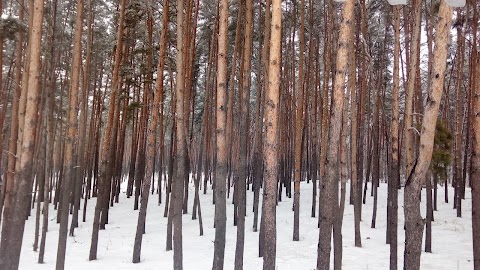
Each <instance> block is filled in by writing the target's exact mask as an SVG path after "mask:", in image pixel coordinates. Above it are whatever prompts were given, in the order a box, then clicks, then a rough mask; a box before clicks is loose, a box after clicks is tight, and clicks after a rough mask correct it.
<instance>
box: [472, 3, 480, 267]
mask: <svg viewBox="0 0 480 270" xmlns="http://www.w3.org/2000/svg"><path fill="white" fill-rule="evenodd" d="M473 12H474V13H473V14H474V15H473V26H474V27H473V29H474V30H473V33H474V35H473V37H474V39H473V46H472V48H473V55H474V67H475V69H476V70H475V71H474V72H475V74H476V76H474V77H475V85H474V87H475V88H474V89H475V91H474V93H473V95H472V101H473V105H474V107H473V116H474V117H473V121H472V125H473V131H474V132H473V140H472V150H473V151H472V158H471V163H472V168H471V170H472V171H471V176H470V177H471V178H470V185H471V188H472V190H471V192H472V236H473V237H472V239H473V267H474V269H475V270H480V79H479V78H480V51H479V49H478V47H477V46H478V43H477V35H476V32H477V27H478V7H477V6H475V7H474V10H473Z"/></svg>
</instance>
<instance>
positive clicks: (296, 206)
mask: <svg viewBox="0 0 480 270" xmlns="http://www.w3.org/2000/svg"><path fill="white" fill-rule="evenodd" d="M299 8H300V47H299V50H300V51H299V58H298V80H297V116H296V119H295V120H296V123H295V180H294V181H295V183H294V187H293V189H294V194H293V241H299V240H300V181H301V176H302V168H301V167H302V131H303V127H302V124H303V95H304V94H303V93H304V90H303V78H304V72H303V64H304V62H305V0H301V1H300V6H299Z"/></svg>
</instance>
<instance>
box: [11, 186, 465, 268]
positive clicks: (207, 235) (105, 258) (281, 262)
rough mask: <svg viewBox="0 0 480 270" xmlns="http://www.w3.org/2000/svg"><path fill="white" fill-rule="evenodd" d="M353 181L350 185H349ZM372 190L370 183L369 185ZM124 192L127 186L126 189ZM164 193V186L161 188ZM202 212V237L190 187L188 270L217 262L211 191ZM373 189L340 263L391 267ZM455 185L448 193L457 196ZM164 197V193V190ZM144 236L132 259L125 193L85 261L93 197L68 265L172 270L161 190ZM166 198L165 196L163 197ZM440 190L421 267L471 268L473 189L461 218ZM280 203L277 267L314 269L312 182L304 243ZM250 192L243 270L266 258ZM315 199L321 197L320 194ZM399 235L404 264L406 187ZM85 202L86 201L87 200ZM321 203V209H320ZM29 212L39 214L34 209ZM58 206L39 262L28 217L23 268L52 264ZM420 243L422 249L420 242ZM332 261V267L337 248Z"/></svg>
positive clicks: (349, 225)
mask: <svg viewBox="0 0 480 270" xmlns="http://www.w3.org/2000/svg"><path fill="white" fill-rule="evenodd" d="M347 186H348V185H347ZM369 188H370V186H369ZM123 190H125V189H123ZM163 192H164V191H163ZM200 193H201V194H200V199H201V203H202V204H201V206H202V214H203V224H204V235H203V236H199V227H198V220H192V218H191V207H192V202H193V201H192V198H193V194H194V193H193V187H192V188H191V190H190V197H189V199H190V201H189V211H190V213H189V214H187V215H184V216H183V263H184V269H211V267H212V261H213V241H214V235H215V229H214V228H213V217H214V206H213V205H212V203H211V200H212V191H211V190H208V191H207V194H206V195H203V191H200ZM369 194H370V191H369V192H368V195H367V196H368V197H367V204H366V205H363V216H362V218H363V221H362V223H361V232H362V244H363V247H362V248H357V247H355V246H354V226H353V206H351V205H348V195H349V193H348V191H347V204H346V209H345V216H344V223H343V269H348V270H350V269H351V270H355V269H358V270H366V269H368V270H375V269H379V270H380V269H382V270H384V269H388V265H389V246H388V245H386V244H385V230H386V198H387V186H386V184H381V185H380V188H379V191H378V194H379V201H378V202H379V205H378V215H377V228H376V229H371V228H370V224H371V216H372V208H373V207H372V202H373V199H372V198H371V197H370V196H369ZM424 194H425V191H423V199H422V211H423V216H425V199H424V198H425V197H424ZM452 194H453V190H450V191H449V195H450V196H452ZM163 195H164V194H163ZM150 196H152V197H150V200H149V207H148V215H147V224H146V235H145V236H144V238H143V245H142V254H141V258H142V260H141V262H140V263H139V264H133V263H132V262H131V261H132V254H133V242H134V238H135V230H136V224H137V218H138V211H134V210H133V198H131V199H127V198H126V195H125V194H124V193H123V192H122V196H121V198H120V203H119V204H116V205H115V206H114V207H113V208H111V210H110V211H111V212H110V223H109V224H108V225H107V228H106V230H102V231H100V236H99V248H98V260H96V261H88V253H89V248H90V238H91V230H92V220H93V212H94V205H95V201H94V200H91V201H89V205H88V212H87V214H88V216H87V222H85V223H83V222H80V225H79V228H77V229H76V231H75V236H74V237H68V243H67V256H66V267H65V269H69V270H76V269H82V270H84V269H88V270H94V269H102V270H103V269H173V251H168V252H167V251H165V241H166V227H167V218H164V217H163V211H164V207H165V205H164V204H163V203H162V204H161V205H160V206H158V205H157V200H158V199H157V196H158V195H156V194H155V195H150ZM163 198H164V196H163ZM443 198H444V193H443V188H442V187H439V189H438V210H439V211H436V212H435V213H434V215H435V221H434V222H433V225H432V228H433V231H432V238H433V239H432V250H433V253H431V254H429V253H424V252H422V256H421V260H422V261H421V265H422V269H449V270H450V269H452V270H454V269H461V270H469V269H473V253H472V228H471V195H470V189H468V188H467V194H466V199H465V200H464V201H463V205H462V208H463V213H462V214H463V218H457V217H456V210H454V209H453V207H452V206H453V205H452V202H453V198H450V203H449V204H445V203H444V200H443ZM282 199H283V201H282V202H279V204H278V208H277V261H276V264H277V269H282V270H287V269H298V270H303V269H305V270H311V269H315V266H316V259H317V244H318V229H317V218H312V217H311V216H310V213H311V200H312V184H311V183H310V184H307V183H306V182H302V183H301V204H300V209H301V210H300V211H301V212H300V241H299V242H294V241H292V233H293V211H292V202H293V198H292V199H289V198H286V197H285V196H283V198H282ZM252 201H253V193H252V192H250V191H247V217H246V231H245V256H244V269H247V270H255V269H262V263H263V260H262V258H259V257H258V232H253V231H252V224H253V212H252V211H251V210H252ZM317 201H318V200H317ZM399 203H400V207H399V230H398V232H399V236H398V237H399V238H398V243H399V247H398V262H399V269H402V268H403V248H404V231H403V207H402V206H401V205H402V204H403V190H401V191H400V193H399ZM82 205H83V204H82ZM317 209H318V207H317ZM32 213H34V212H33V211H32ZM232 214H233V205H232V204H231V198H230V199H227V216H228V217H227V237H226V252H225V269H233V266H234V256H235V241H236V227H234V226H233V218H232ZM55 217H56V212H55V211H54V210H53V207H50V217H49V220H50V223H49V232H48V234H47V243H46V245H47V247H46V252H45V264H37V258H38V253H37V252H33V251H32V243H33V239H34V229H35V219H34V217H30V219H29V220H28V221H27V223H26V228H25V235H24V238H23V246H22V254H21V258H20V269H54V266H55V258H56V250H57V242H58V229H59V226H58V224H56V223H55ZM422 249H423V248H422ZM331 263H332V266H333V251H332V259H331Z"/></svg>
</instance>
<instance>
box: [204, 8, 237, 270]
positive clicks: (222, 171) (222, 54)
mask: <svg viewBox="0 0 480 270" xmlns="http://www.w3.org/2000/svg"><path fill="white" fill-rule="evenodd" d="M218 27H219V31H218V54H217V99H216V101H217V104H216V105H217V106H216V110H217V120H216V132H215V134H216V143H217V145H216V148H217V160H216V161H217V170H216V175H215V190H214V192H215V242H214V254H213V268H212V269H213V270H222V269H223V265H224V257H225V233H226V225H227V212H226V211H227V210H226V206H227V199H226V194H225V193H226V178H227V145H226V117H227V115H226V109H227V39H228V36H227V35H228V0H222V1H220V3H219V25H218ZM199 158H200V157H199ZM235 189H237V187H235ZM242 248H243V247H242ZM236 265H237V263H236V262H235V267H236Z"/></svg>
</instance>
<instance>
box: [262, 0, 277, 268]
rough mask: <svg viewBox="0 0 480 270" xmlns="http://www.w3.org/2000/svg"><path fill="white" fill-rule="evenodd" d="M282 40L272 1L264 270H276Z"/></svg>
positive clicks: (266, 108)
mask: <svg viewBox="0 0 480 270" xmlns="http://www.w3.org/2000/svg"><path fill="white" fill-rule="evenodd" d="M281 37H282V1H281V0H272V19H271V36H270V57H269V58H270V60H269V66H268V88H267V91H266V92H265V113H264V119H265V139H264V141H263V149H264V156H263V163H264V170H263V174H264V183H265V187H264V201H263V206H264V211H263V215H264V217H265V218H264V222H263V223H264V225H263V226H264V233H265V234H264V237H265V238H264V253H263V270H275V269H276V268H275V260H276V250H277V236H276V235H277V229H276V227H277V225H276V204H277V195H276V194H277V193H276V189H277V188H276V187H277V175H278V171H277V170H278V167H277V163H278V151H279V149H278V139H277V132H278V130H277V127H278V120H277V119H278V110H279V107H278V103H279V94H280V63H281Z"/></svg>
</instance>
